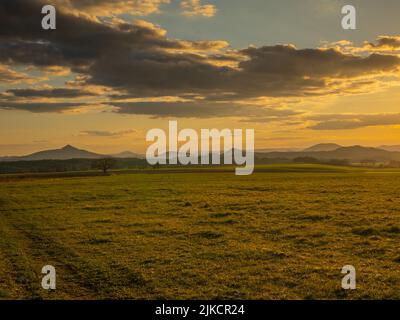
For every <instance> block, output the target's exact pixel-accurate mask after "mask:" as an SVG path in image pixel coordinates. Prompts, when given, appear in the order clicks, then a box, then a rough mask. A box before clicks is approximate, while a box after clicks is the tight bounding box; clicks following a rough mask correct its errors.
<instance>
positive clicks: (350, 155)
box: [256, 144, 400, 162]
mask: <svg viewBox="0 0 400 320" xmlns="http://www.w3.org/2000/svg"><path fill="white" fill-rule="evenodd" d="M386 148H387V149H381V148H371V147H363V146H351V147H343V146H340V145H337V144H318V145H315V146H312V147H310V148H307V149H304V150H302V151H294V152H267V153H264V152H262V153H258V152H256V157H257V158H258V159H287V160H294V159H296V158H314V159H317V160H320V161H329V160H347V161H349V162H390V161H400V151H389V150H390V149H391V148H390V147H389V146H387V147H386ZM393 150H397V149H396V148H393Z"/></svg>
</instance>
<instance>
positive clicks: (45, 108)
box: [0, 101, 91, 113]
mask: <svg viewBox="0 0 400 320" xmlns="http://www.w3.org/2000/svg"><path fill="white" fill-rule="evenodd" d="M89 106H91V104H86V103H73V102H54V103H53V102H43V103H42V102H7V101H0V109H3V110H23V111H29V112H33V113H50V112H56V113H61V112H64V111H68V110H70V111H71V110H76V109H81V108H87V107H89Z"/></svg>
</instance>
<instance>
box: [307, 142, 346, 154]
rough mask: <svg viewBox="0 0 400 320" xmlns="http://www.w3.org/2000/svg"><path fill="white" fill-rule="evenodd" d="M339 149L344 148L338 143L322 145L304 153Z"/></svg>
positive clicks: (317, 145) (310, 148)
mask: <svg viewBox="0 0 400 320" xmlns="http://www.w3.org/2000/svg"><path fill="white" fill-rule="evenodd" d="M339 148H342V146H341V145H339V144H336V143H320V144H316V145H314V146H312V147H309V148H307V149H304V150H303V151H304V152H319V151H334V150H337V149H339Z"/></svg>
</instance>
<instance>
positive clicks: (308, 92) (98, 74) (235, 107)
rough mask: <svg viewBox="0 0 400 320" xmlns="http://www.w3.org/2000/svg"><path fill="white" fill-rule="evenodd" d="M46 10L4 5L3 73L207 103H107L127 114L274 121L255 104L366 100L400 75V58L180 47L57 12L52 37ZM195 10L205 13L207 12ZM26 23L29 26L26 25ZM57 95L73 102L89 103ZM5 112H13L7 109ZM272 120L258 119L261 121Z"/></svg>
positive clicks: (158, 35) (137, 26)
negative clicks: (54, 74)
mask: <svg viewBox="0 0 400 320" xmlns="http://www.w3.org/2000/svg"><path fill="white" fill-rule="evenodd" d="M122 2H124V3H126V5H129V4H128V2H129V1H118V3H122ZM43 3H44V1H41V0H30V1H28V2H27V1H23V0H2V2H1V4H0V63H3V64H7V65H10V66H14V65H24V66H32V67H37V68H41V69H44V70H46V69H49V68H50V69H52V68H53V69H54V70H57V69H58V70H71V72H73V73H74V74H77V75H78V78H79V86H80V88H85V87H88V86H101V87H105V88H108V89H109V90H111V91H117V92H123V93H124V94H126V95H127V96H131V97H136V98H138V99H142V100H146V99H148V98H160V97H165V96H175V97H179V98H185V97H187V96H190V95H192V96H199V97H202V99H203V100H202V101H201V103H200V102H199V101H192V103H186V104H179V103H175V104H171V103H169V104H167V103H164V104H163V103H162V101H161V102H158V103H157V104H154V103H153V104H152V103H149V102H142V103H141V104H140V105H139V104H134V103H130V104H127V102H120V101H115V100H116V99H118V98H115V97H113V96H109V98H108V101H104V103H106V104H108V105H111V106H113V107H115V108H116V110H117V112H121V113H133V114H136V113H138V114H147V115H152V116H157V115H158V116H162V117H164V116H168V115H175V114H177V115H182V116H183V115H184V116H187V117H195V116H199V117H215V116H220V115H223V116H237V115H246V112H251V113H252V114H255V113H256V111H255V110H256V109H260V110H261V109H262V107H266V108H267V109H266V110H268V112H270V109H273V108H272V107H271V106H270V105H269V104H268V102H266V104H265V105H264V106H254V105H252V104H251V100H252V99H257V98H263V99H265V100H266V101H268V99H267V98H287V97H316V96H317V97H319V96H328V95H337V94H343V93H348V94H352V93H362V92H363V90H364V92H367V91H370V90H371V88H373V87H374V85H376V84H377V83H378V84H379V83H380V82H381V81H384V80H383V79H382V78H385V77H388V76H390V75H393V74H395V72H397V71H398V68H399V66H400V58H399V57H397V56H394V55H388V54H379V53H373V54H364V55H356V54H347V53H343V52H341V51H339V50H335V49H325V48H316V49H297V48H296V47H295V46H293V45H272V46H264V47H249V48H246V49H243V50H234V49H231V48H229V43H227V42H226V41H223V40H221V41H207V40H205V41H188V40H184V41H183V40H179V39H171V38H168V37H167V33H166V30H164V29H162V28H161V27H159V26H157V25H154V24H152V23H149V22H147V21H143V20H139V21H136V22H135V23H132V24H131V23H126V22H124V21H120V20H118V21H114V22H113V23H109V22H104V21H100V20H93V19H90V18H88V17H86V16H85V15H76V14H71V11H68V9H65V10H64V9H61V10H59V11H58V13H57V30H56V31H55V32H45V31H43V30H42V29H40V27H38V21H37V16H36V15H32V12H40V9H41V5H42V4H43ZM68 3H69V4H68V5H69V6H73V7H81V8H83V7H93V8H100V7H102V8H104V7H103V6H107V4H106V2H105V1H95V0H93V1H83V2H80V1H79V3H78V1H77V2H74V1H72V2H71V1H68ZM107 3H108V1H107ZM129 3H130V2H129ZM132 3H133V2H132ZM188 3H189V2H188ZM190 3H192V4H193V3H194V4H195V5H199V6H203V5H201V3H200V2H190ZM66 6H67V5H66ZM21 19H23V21H24V23H20V21H21ZM391 81H393V80H392V79H391ZM55 90H59V91H58V97H60V98H65V100H67V99H69V98H71V99H72V98H73V97H77V96H79V95H80V94H83V92H82V91H71V90H62V89H61V88H60V89H55ZM82 90H83V91H87V90H84V89H82ZM9 93H10V94H14V95H15V94H16V95H23V94H25V95H30V96H35V97H36V96H37V97H39V96H40V95H42V97H47V98H49V97H51V98H53V97H56V96H57V92H56V91H54V90H53V91H51V90H42V91H38V90H30V91H29V90H28V91H26V90H25V91H21V89H20V90H19V91H17V90H13V91H12V90H11V91H9ZM239 101H240V102H241V103H239ZM11 102H12V101H10V103H8V108H11V107H12V106H15V107H16V108H17V109H21V108H25V109H26V110H28V109H29V107H34V110H35V112H38V111H37V110H46V112H47V110H48V107H50V105H49V106H46V107H42V108H38V107H37V106H36V105H32V102H29V101H28V102H27V103H26V105H25V106H23V102H22V101H19V102H15V101H14V102H13V103H14V104H11ZM221 102H225V104H223V103H221ZM246 102H247V108H248V109H247V110H245V107H246V106H245V104H246ZM2 103H3V106H4V103H5V102H2ZM15 103H17V104H15ZM63 103H68V101H65V102H63ZM69 103H72V104H74V103H75V102H71V101H69ZM64 106H65V107H66V108H70V107H71V106H69V105H68V104H64ZM82 106H85V105H84V104H82ZM71 108H72V107H71ZM192 108H193V109H194V111H191V110H190V109H192ZM55 109H56V110H58V109H60V106H58V107H57V106H56V107H55ZM145 109H147V110H145ZM275 109H279V108H275ZM264 111H265V110H261V111H260V114H258V113H257V114H256V116H257V117H259V118H260V119H261V118H262V114H263V112H264ZM250 116H251V115H250ZM265 119H266V120H268V119H269V116H268V115H267V116H266V118H265Z"/></svg>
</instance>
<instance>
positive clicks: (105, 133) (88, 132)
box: [81, 130, 136, 138]
mask: <svg viewBox="0 0 400 320" xmlns="http://www.w3.org/2000/svg"><path fill="white" fill-rule="evenodd" d="M135 132H136V131H135V130H125V131H118V132H111V131H100V130H86V131H81V135H85V136H92V137H114V138H116V137H121V136H124V135H127V134H130V133H135Z"/></svg>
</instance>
